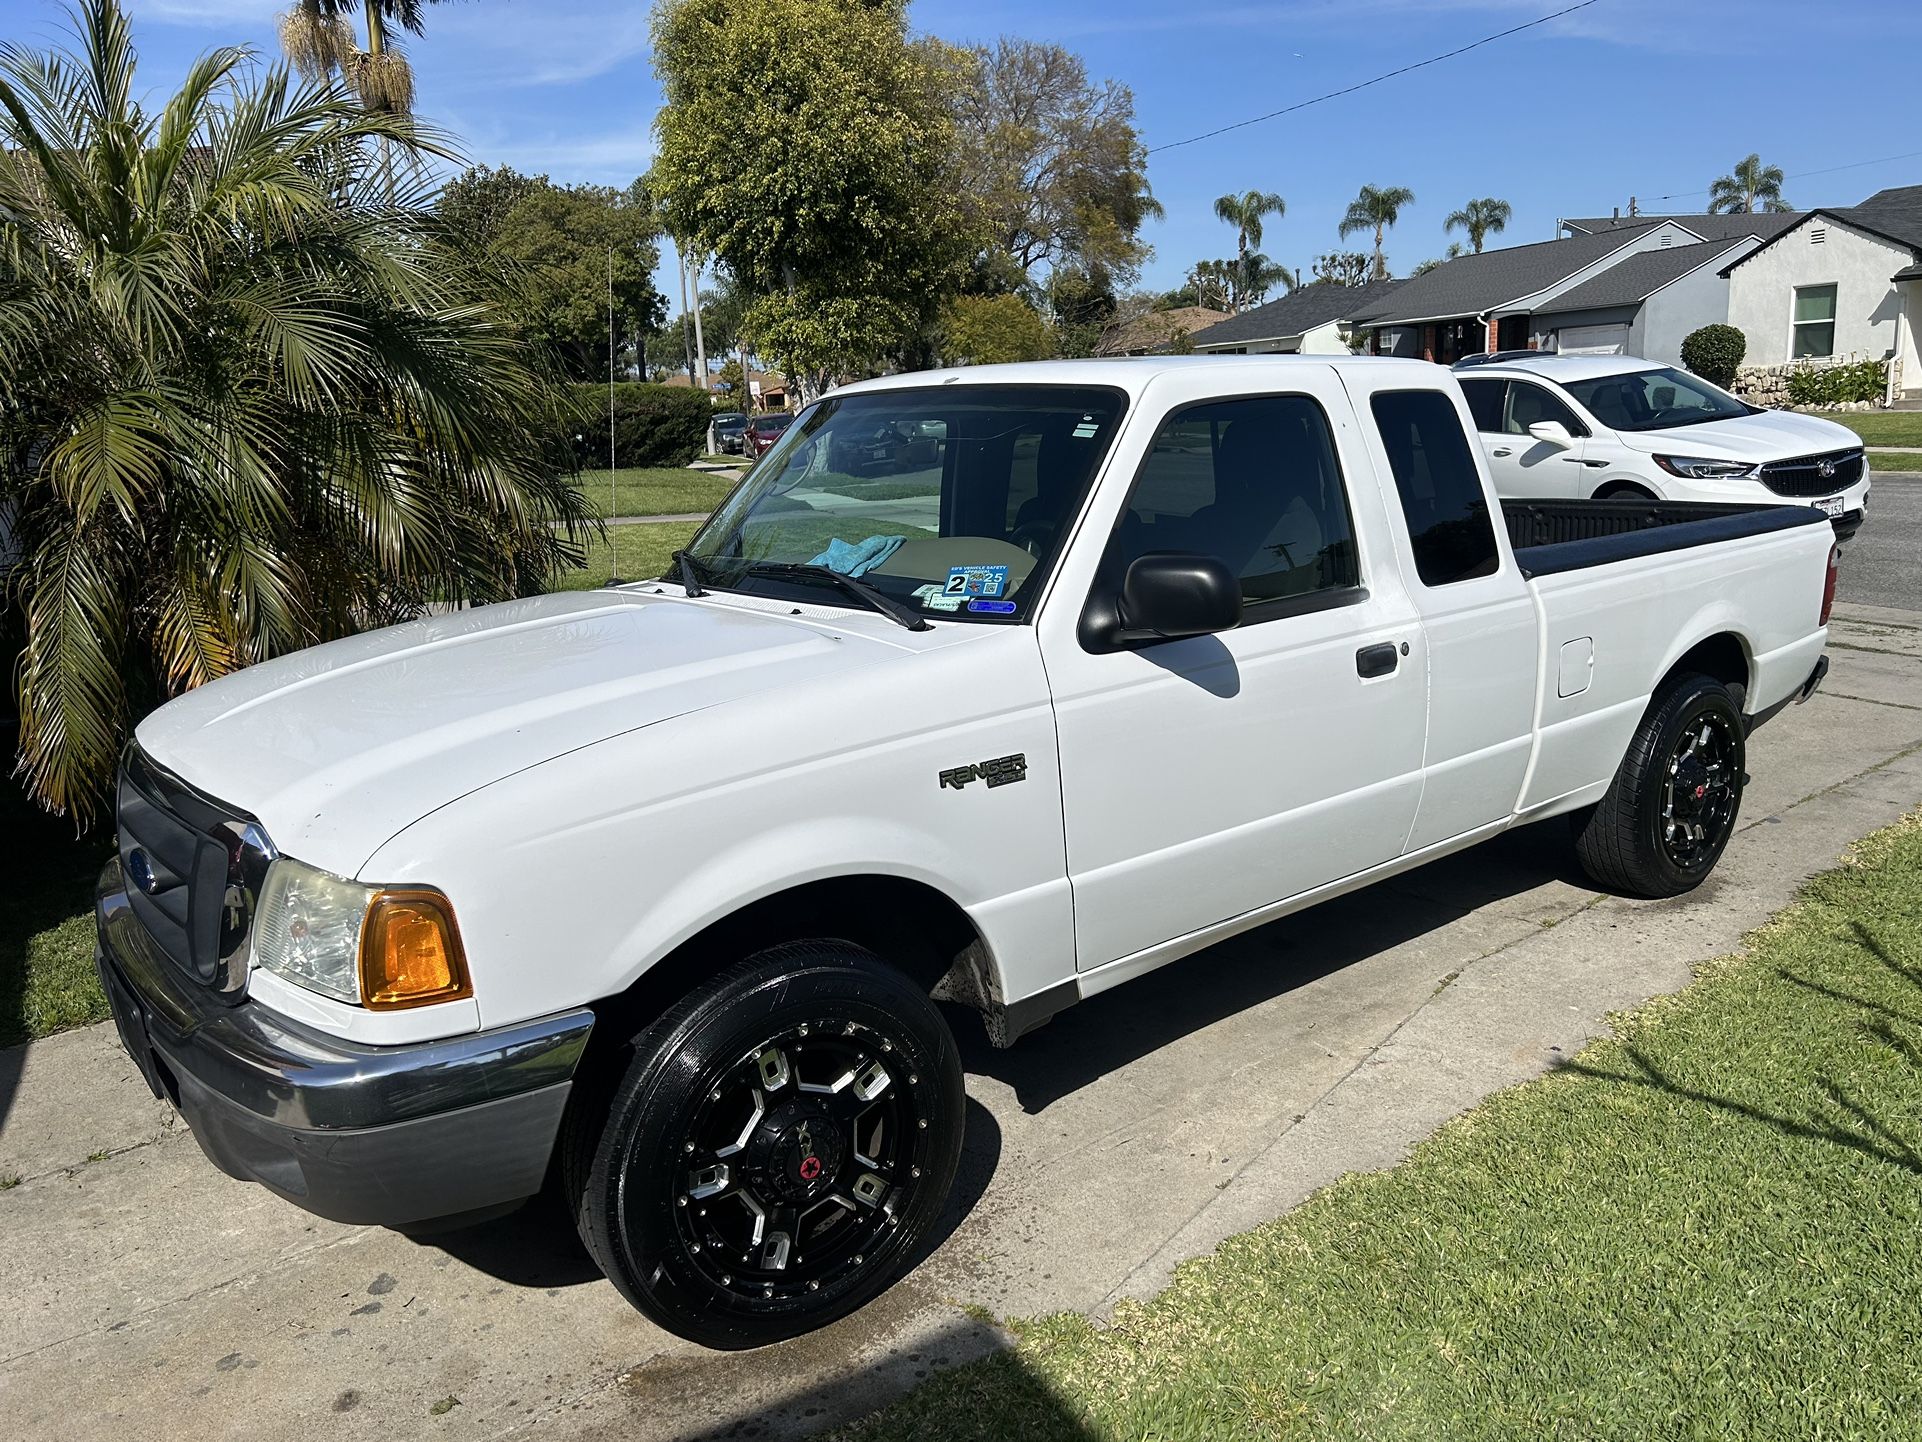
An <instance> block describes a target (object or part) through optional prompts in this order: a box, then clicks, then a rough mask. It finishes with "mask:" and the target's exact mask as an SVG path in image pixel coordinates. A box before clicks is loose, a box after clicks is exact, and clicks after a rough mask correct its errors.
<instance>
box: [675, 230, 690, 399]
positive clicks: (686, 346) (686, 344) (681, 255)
mask: <svg viewBox="0 0 1922 1442" xmlns="http://www.w3.org/2000/svg"><path fill="white" fill-rule="evenodd" d="M674 266H675V269H676V270H678V271H680V273H681V350H682V352H683V353H684V354H685V355H686V356H687V378H688V379H689V380H690V381H692V380H693V379H694V342H693V340H692V339H691V338H690V336H689V335H688V329H687V255H686V253H685V252H684V251H682V249H681V243H680V242H679V241H678V240H677V241H675V242H674Z"/></svg>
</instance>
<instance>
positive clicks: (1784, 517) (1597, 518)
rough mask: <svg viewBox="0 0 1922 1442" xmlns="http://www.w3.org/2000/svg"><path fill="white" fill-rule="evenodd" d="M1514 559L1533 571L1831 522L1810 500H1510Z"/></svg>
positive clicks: (1506, 509) (1546, 572) (1506, 514)
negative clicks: (1748, 502) (1754, 503)
mask: <svg viewBox="0 0 1922 1442" xmlns="http://www.w3.org/2000/svg"><path fill="white" fill-rule="evenodd" d="M1502 519H1503V520H1504V521H1505V522H1506V523H1507V526H1508V539H1509V543H1510V544H1511V545H1512V546H1513V547H1514V548H1515V561H1516V563H1517V564H1518V565H1519V566H1520V567H1521V569H1522V574H1523V575H1524V576H1527V577H1529V578H1531V579H1532V578H1534V577H1536V576H1552V575H1556V574H1558V573H1560V572H1563V571H1577V570H1581V569H1584V568H1585V567H1589V566H1602V565H1607V564H1608V563H1609V562H1611V561H1624V560H1628V559H1629V558H1631V557H1635V556H1652V555H1657V554H1659V553H1661V552H1664V551H1680V550H1686V549H1688V548H1689V547H1692V546H1707V545H1713V544H1714V543H1715V542H1717V541H1732V540H1736V539H1739V538H1740V537H1743V536H1759V535H1764V534H1767V533H1768V532H1771V531H1783V530H1788V529H1789V528H1791V527H1793V526H1814V525H1821V526H1826V525H1828V524H1829V519H1828V517H1827V516H1825V515H1823V514H1822V513H1821V512H1820V511H1817V510H1815V509H1814V508H1812V507H1809V506H1771V505H1759V506H1749V505H1734V504H1728V503H1722V502H1713V501H1644V500H1619V501H1576V500H1560V499H1541V500H1504V501H1503V502H1502Z"/></svg>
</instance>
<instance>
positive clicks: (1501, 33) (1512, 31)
mask: <svg viewBox="0 0 1922 1442" xmlns="http://www.w3.org/2000/svg"><path fill="white" fill-rule="evenodd" d="M1601 3H1602V0H1580V3H1579V4H1575V5H1570V6H1568V7H1567V8H1566V9H1562V10H1557V11H1556V12H1555V13H1554V14H1553V15H1544V16H1542V17H1541V18H1540V19H1539V20H1528V21H1524V22H1523V23H1522V24H1520V25H1511V26H1510V27H1509V28H1508V29H1506V30H1498V31H1496V32H1495V33H1494V34H1493V35H1484V36H1482V38H1481V39H1479V40H1472V41H1470V42H1469V43H1468V44H1466V45H1460V46H1457V47H1456V48H1455V49H1453V50H1450V51H1447V52H1446V53H1444V54H1441V55H1431V56H1429V57H1428V59H1426V60H1417V61H1416V62H1415V63H1414V64H1412V65H1404V66H1402V67H1401V68H1400V69H1399V70H1390V71H1388V72H1387V73H1386V74H1383V75H1377V76H1375V77H1374V78H1373V79H1372V80H1361V81H1357V82H1356V83H1355V84H1353V85H1345V86H1343V87H1342V88H1341V89H1340V90H1330V91H1329V92H1328V93H1327V94H1326V95H1317V96H1315V98H1314V99H1312V100H1302V101H1297V102H1296V103H1295V104H1293V105H1284V106H1282V108H1281V109H1279V110H1271V111H1269V112H1268V113H1267V114H1266V115H1257V116H1255V117H1254V118H1253V119H1250V120H1237V121H1236V122H1235V123H1234V124H1232V125H1223V126H1221V127H1220V128H1218V129H1215V130H1208V131H1204V132H1203V133H1202V134H1200V135H1191V136H1189V137H1188V138H1187V139H1186V140H1171V141H1169V142H1168V143H1167V144H1166V145H1151V146H1149V147H1148V154H1150V155H1154V154H1157V153H1158V152H1160V151H1163V150H1177V149H1179V148H1180V147H1181V146H1184V145H1194V144H1196V143H1197V142H1199V141H1203V140H1212V139H1214V138H1215V137H1216V136H1217V135H1226V134H1227V133H1228V132H1229V131H1231V130H1241V129H1244V128H1245V127H1247V126H1250V125H1259V124H1261V123H1262V121H1264V120H1274V119H1276V118H1277V117H1279V116H1283V115H1291V114H1293V113H1294V112H1295V111H1297V110H1306V109H1307V108H1308V107H1309V106H1311V105H1320V104H1321V103H1322V102H1323V101H1324V100H1336V99H1339V98H1340V97H1341V96H1344V95H1353V94H1354V93H1355V92H1356V91H1357V90H1366V89H1367V88H1368V87H1369V86H1371V85H1380V84H1381V83H1382V82H1383V81H1384V80H1393V79H1394V78H1395V77H1396V76H1398V75H1406V74H1408V73H1409V72H1410V71H1413V70H1420V69H1422V68H1423V67H1424V66H1428V65H1439V64H1441V62H1442V61H1444V60H1453V59H1454V58H1455V57H1456V56H1457V55H1466V54H1467V53H1468V52H1469V51H1471V50H1479V49H1480V48H1481V47H1482V46H1484V45H1492V44H1494V43H1495V41H1497V40H1506V39H1507V38H1508V37H1509V36H1510V35H1519V34H1521V32H1522V31H1524V30H1533V29H1534V28H1535V27H1536V26H1538V25H1546V24H1548V22H1549V21H1551V20H1559V19H1561V18H1562V17H1563V16H1564V15H1573V14H1574V13H1575V12H1576V11H1577V10H1586V9H1588V7H1589V6H1591V5H1599V4H1601Z"/></svg>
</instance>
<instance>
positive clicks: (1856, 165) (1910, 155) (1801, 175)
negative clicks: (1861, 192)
mask: <svg viewBox="0 0 1922 1442" xmlns="http://www.w3.org/2000/svg"><path fill="white" fill-rule="evenodd" d="M1918 155H1922V150H1910V151H1907V152H1905V153H1904V154H1901V155H1884V156H1882V157H1881V158H1880V159H1877V160H1851V161H1850V162H1849V163H1848V164H1847V165H1829V166H1825V167H1823V168H1822V169H1821V170H1798V171H1797V172H1796V173H1795V174H1793V175H1785V176H1783V177H1782V183H1783V184H1784V185H1786V184H1788V182H1789V181H1791V180H1807V179H1808V178H1809V177H1810V176H1812V175H1834V174H1835V173H1836V172H1837V171H1841V170H1860V169H1861V168H1862V167H1863V166H1865V165H1887V164H1889V163H1890V162H1891V161H1896V160H1913V159H1915V158H1916V156H1918ZM1710 188H1711V187H1709V186H1706V185H1701V186H1697V187H1696V188H1695V189H1694V190H1678V191H1676V192H1675V193H1674V194H1673V195H1656V196H1651V197H1650V199H1652V200H1687V199H1688V198H1689V197H1690V196H1694V195H1706V194H1707V193H1708V191H1709V190H1710Z"/></svg>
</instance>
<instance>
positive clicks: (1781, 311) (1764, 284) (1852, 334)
mask: <svg viewBox="0 0 1922 1442" xmlns="http://www.w3.org/2000/svg"><path fill="white" fill-rule="evenodd" d="M1817 231H1824V232H1826V233H1825V234H1824V236H1823V238H1822V240H1821V243H1820V244H1816V243H1813V241H1812V239H1811V237H1812V236H1813V234H1814V233H1815V232H1817ZM1909 263H1910V254H1909V251H1908V250H1907V249H1906V248H1905V247H1901V246H1897V245H1893V244H1891V243H1890V242H1888V241H1885V240H1881V239H1878V238H1877V237H1875V236H1873V235H1870V234H1868V233H1867V232H1866V231H1862V230H1858V229H1856V228H1855V227H1854V226H1852V225H1849V224H1848V223H1847V222H1845V221H1840V220H1836V219H1834V218H1833V217H1831V216H1826V215H1821V214H1815V215H1811V216H1809V218H1808V219H1807V220H1804V221H1803V222H1802V223H1801V224H1800V225H1797V226H1795V227H1793V228H1792V229H1791V230H1789V231H1788V232H1787V233H1785V234H1784V235H1783V236H1782V237H1781V239H1779V240H1777V241H1776V242H1775V244H1773V245H1770V246H1765V247H1764V248H1762V249H1761V250H1758V251H1756V252H1755V253H1754V254H1753V255H1751V256H1749V257H1747V258H1746V259H1744V260H1743V261H1741V262H1740V263H1739V264H1738V265H1736V267H1735V268H1734V269H1733V270H1732V271H1730V272H1729V278H1728V281H1729V293H1728V323H1729V324H1730V325H1732V326H1734V327H1736V328H1737V329H1738V330H1740V331H1741V332H1742V334H1743V335H1745V336H1747V337H1748V354H1747V355H1745V356H1744V357H1743V361H1744V363H1745V364H1748V365H1781V364H1783V363H1784V362H1786V361H1787V360H1789V359H1790V356H1789V346H1790V335H1791V331H1792V325H1793V322H1792V319H1791V317H1792V314H1793V311H1794V307H1795V290H1796V288H1797V287H1798V286H1808V285H1828V284H1830V283H1833V284H1834V285H1835V288H1836V289H1835V351H1834V353H1835V354H1836V355H1838V356H1841V355H1851V354H1861V355H1865V356H1868V357H1871V358H1878V359H1879V358H1880V357H1882V356H1885V355H1887V354H1889V352H1890V351H1891V350H1892V349H1893V348H1894V346H1895V343H1896V335H1895V328H1896V327H1895V320H1896V316H1897V314H1898V313H1899V311H1900V309H1901V299H1900V297H1899V296H1898V295H1897V294H1896V288H1895V287H1894V286H1893V285H1891V284H1890V282H1889V277H1891V276H1892V275H1894V274H1895V273H1896V272H1897V271H1898V270H1900V269H1902V268H1903V267H1904V266H1905V265H1908V264H1909Z"/></svg>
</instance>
